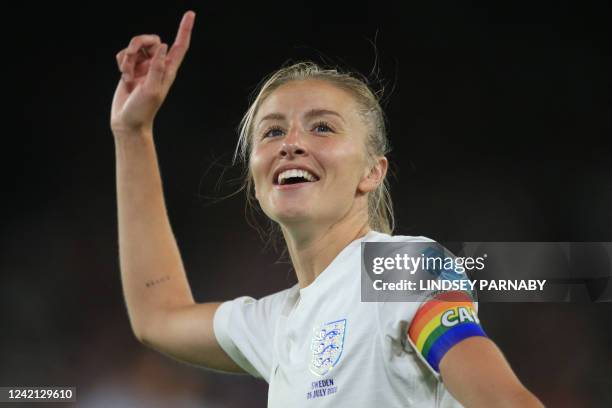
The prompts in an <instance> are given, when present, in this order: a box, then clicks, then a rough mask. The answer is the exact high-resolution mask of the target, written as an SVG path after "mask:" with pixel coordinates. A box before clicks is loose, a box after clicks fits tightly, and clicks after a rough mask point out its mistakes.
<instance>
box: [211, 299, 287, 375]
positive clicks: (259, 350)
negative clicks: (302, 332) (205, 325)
mask: <svg viewBox="0 0 612 408" xmlns="http://www.w3.org/2000/svg"><path fill="white" fill-rule="evenodd" d="M284 292H285V291H283V292H279V293H275V294H273V295H269V296H266V297H263V298H261V299H258V300H257V299H254V298H252V297H249V296H242V297H239V298H236V299H233V300H230V301H226V302H223V303H222V304H221V305H220V306H219V307H218V308H217V311H216V312H215V316H214V320H213V328H214V333H215V337H216V338H217V341H218V342H219V345H220V346H221V348H222V349H223V350H224V351H225V352H226V353H227V354H228V355H229V356H230V358H231V359H232V360H234V362H235V363H236V364H238V365H239V366H240V367H241V368H242V369H243V370H244V371H246V372H247V373H249V374H251V375H252V376H254V377H256V378H262V379H264V380H265V381H267V382H269V380H270V372H271V370H272V364H273V362H272V360H273V339H274V333H275V331H276V321H277V319H278V315H279V310H280V302H282V299H283V298H284V296H283V295H284Z"/></svg>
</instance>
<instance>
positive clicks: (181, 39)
mask: <svg viewBox="0 0 612 408" xmlns="http://www.w3.org/2000/svg"><path fill="white" fill-rule="evenodd" d="M194 21H195V12H193V11H191V10H189V11H187V12H186V13H185V14H184V15H183V18H182V20H181V24H180V25H179V29H178V32H177V33H176V39H175V40H174V44H172V48H171V49H170V50H169V51H168V60H169V67H168V68H169V70H170V73H171V74H174V73H176V71H177V70H178V67H179V65H180V64H181V62H182V61H183V58H184V57H185V53H186V52H187V49H188V48H189V43H190V40H191V30H192V29H193V24H194Z"/></svg>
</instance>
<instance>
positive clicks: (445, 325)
mask: <svg viewBox="0 0 612 408" xmlns="http://www.w3.org/2000/svg"><path fill="white" fill-rule="evenodd" d="M473 336H485V337H486V334H485V333H484V331H483V330H482V328H481V327H480V321H479V320H478V316H477V314H476V308H475V306H474V302H473V300H472V297H471V296H470V295H469V294H468V293H467V292H461V291H451V292H442V293H438V294H436V295H435V296H433V297H432V298H431V299H429V300H427V301H426V302H424V303H423V305H421V307H420V309H419V310H418V311H417V312H416V314H415V316H414V319H412V323H411V324H410V328H409V329H408V341H409V342H410V344H412V347H414V349H415V350H416V351H417V353H418V354H420V356H421V357H422V359H423V360H424V361H425V362H426V363H427V365H428V366H429V367H430V368H431V369H432V371H433V372H434V374H435V375H436V376H439V373H440V368H439V364H440V361H441V360H442V357H444V355H445V354H446V352H447V351H448V350H450V349H451V347H453V346H454V345H455V344H457V343H459V342H460V341H462V340H464V339H467V338H468V337H473Z"/></svg>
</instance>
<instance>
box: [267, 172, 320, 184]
mask: <svg viewBox="0 0 612 408" xmlns="http://www.w3.org/2000/svg"><path fill="white" fill-rule="evenodd" d="M316 181H319V177H317V176H316V175H315V174H313V173H311V172H309V171H308V170H302V169H291V170H285V171H282V172H280V173H279V174H278V175H277V176H276V177H275V178H274V184H275V185H277V186H284V185H289V184H300V183H314V182H316Z"/></svg>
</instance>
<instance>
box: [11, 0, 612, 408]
mask: <svg viewBox="0 0 612 408" xmlns="http://www.w3.org/2000/svg"><path fill="white" fill-rule="evenodd" d="M400 3H401V8H400V6H399V4H400ZM423 3H425V4H423ZM188 9H192V10H195V11H196V12H197V18H196V24H195V28H194V32H193V37H192V43H191V49H190V50H189V52H188V54H187V57H186V59H185V61H184V63H183V66H182V68H181V70H180V72H179V75H178V78H177V80H176V82H175V84H174V86H173V89H172V91H171V92H170V94H169V97H168V99H167V100H166V102H165V104H164V106H163V107H162V109H161V111H160V112H159V114H158V117H157V120H156V128H155V135H156V142H157V147H158V152H159V159H160V165H161V169H162V176H163V180H164V188H165V194H166V200H167V205H168V211H169V215H170V218H171V222H172V225H173V228H174V231H175V234H176V237H177V240H178V242H179V245H180V248H181V251H182V255H183V259H184V263H185V266H186V268H187V271H188V276H189V280H190V282H191V285H192V289H193V292H194V295H195V297H196V299H197V300H198V301H211V300H225V299H231V298H233V297H237V296H240V295H244V294H248V295H252V296H255V297H260V296H263V295H266V294H269V293H272V292H274V291H277V290H280V289H283V288H285V287H288V286H289V285H291V284H293V283H294V282H295V277H294V276H293V275H292V272H291V270H290V267H289V265H287V264H286V263H282V262H280V263H279V262H275V261H276V260H277V258H278V255H277V254H275V253H274V252H271V251H268V252H262V248H263V243H262V242H261V241H259V239H258V236H257V233H256V232H255V231H254V230H253V229H251V228H249V227H248V226H247V224H246V222H245V219H244V196H243V195H240V194H239V195H237V196H235V197H232V198H228V199H226V200H224V201H221V202H220V203H216V204H215V203H214V200H213V199H212V198H210V197H221V196H223V195H224V194H229V193H231V192H232V191H233V190H234V189H235V188H236V187H237V186H236V184H235V183H234V184H233V183H232V182H231V180H232V179H233V178H235V177H238V175H239V171H238V170H237V169H234V170H232V169H230V170H228V171H227V172H226V173H225V174H224V175H223V178H222V179H221V182H220V189H215V185H216V184H217V182H218V180H219V178H220V177H221V174H222V169H223V167H222V166H228V165H229V164H230V162H231V155H232V153H233V149H234V147H235V143H236V140H237V135H236V131H235V129H236V126H237V125H238V122H239V120H240V118H241V116H242V114H243V112H244V111H245V110H246V108H247V106H248V96H249V95H250V93H251V92H252V90H253V89H254V87H255V85H256V84H257V83H258V82H259V81H260V79H261V78H262V77H263V76H264V75H266V74H268V73H270V72H271V71H273V70H275V69H277V68H278V67H280V66H281V65H282V64H283V63H284V62H285V61H286V60H287V59H289V58H293V59H302V58H316V59H318V60H320V58H321V56H325V57H326V58H328V60H329V61H332V62H339V63H342V64H345V65H347V66H349V67H352V68H354V69H356V70H358V71H361V72H363V73H365V74H367V73H369V72H370V71H372V69H373V67H374V65H375V64H374V63H375V61H376V57H375V56H376V54H377V55H378V61H377V62H378V67H379V70H380V76H381V77H382V78H383V83H384V84H386V88H387V93H386V99H385V101H386V102H385V110H386V113H387V115H388V118H389V122H390V138H391V143H392V146H393V152H392V153H391V154H390V156H389V158H390V160H391V161H392V163H393V165H394V167H393V169H394V172H395V174H396V177H394V178H392V179H391V183H392V184H391V186H392V194H393V197H394V206H395V210H396V215H397V220H398V227H397V230H396V234H402V235H425V236H429V237H431V238H433V239H436V240H460V241H487V240H490V241H612V211H611V209H612V173H611V170H612V162H611V160H610V158H611V153H612V152H611V146H612V144H611V143H610V140H609V139H610V131H611V128H612V126H611V123H612V122H611V119H612V115H611V106H610V105H611V100H610V94H611V92H610V91H611V88H610V86H611V81H610V72H612V71H611V68H612V53H611V51H612V47H610V40H611V38H610V31H611V29H610V21H611V20H610V18H611V17H612V13H610V7H609V6H608V5H607V4H606V3H605V2H601V3H592V2H573V3H570V4H568V3H565V2H561V4H559V2H538V3H534V2H529V3H520V2H518V3H517V2H515V1H512V2H503V3H500V2H494V3H493V2H487V3H485V2H481V3H476V2H469V1H463V2H451V1H449V2H441V1H434V2H416V1H410V2H396V3H395V4H394V5H391V4H389V5H385V4H384V3H382V2H376V3H373V4H370V5H357V4H356V3H351V4H348V5H340V4H336V3H334V2H321V3H314V2H287V3H284V4H282V3H281V4H274V5H267V4H261V3H257V4H251V5H248V4H238V3H231V4H227V5H225V6H220V5H219V4H218V3H217V2H214V3H213V2H211V4H201V3H200V2H194V1H182V2H172V3H171V4H160V5H155V4H152V3H151V2H129V3H128V2H125V3H117V4H114V5H113V4H111V3H107V2H104V3H102V2H100V3H92V4H81V5H80V6H68V5H62V4H52V5H45V6H40V5H36V4H34V3H27V2H23V3H21V4H20V5H17V6H13V7H11V8H10V9H8V10H5V12H4V15H3V20H4V24H3V28H2V31H3V34H4V35H3V39H4V54H5V58H3V60H4V63H3V66H4V68H3V71H4V73H5V75H4V81H3V84H2V85H3V89H4V102H5V103H6V105H5V108H4V110H3V112H4V115H3V116H5V117H4V120H3V122H4V129H5V131H4V132H3V147H2V153H3V154H2V156H3V160H2V166H3V167H4V171H3V174H4V176H5V183H4V188H5V193H4V194H3V196H2V206H3V208H4V217H2V224H1V234H0V239H1V240H2V241H1V244H2V245H1V246H0V274H1V275H0V276H1V277H2V285H1V286H0V305H1V310H2V312H3V313H2V314H3V317H2V319H1V320H0V346H1V348H0V350H1V354H0V359H1V360H0V385H3V386H9V385H11V386H12V385H15V386H17V385H19V386H26V385H58V386H59V385H72V386H77V387H78V399H79V403H78V405H79V406H83V407H102V406H149V407H151V406H186V407H191V406H194V407H195V406H198V407H230V406H231V407H242V406H247V404H248V405H249V406H263V405H265V401H266V392H267V387H266V384H265V383H263V382H259V381H256V380H253V379H250V378H248V377H246V376H233V375H223V374H218V373H214V372H211V371H207V370H204V369H201V368H197V367H192V366H188V365H185V364H182V363H178V362H176V361H174V360H171V359H170V358H168V357H166V356H163V355H161V354H158V353H156V352H154V351H152V350H149V349H146V348H145V347H144V346H142V345H140V344H139V343H138V342H137V341H136V340H135V339H134V337H133V335H132V333H131V331H130V327H129V322H128V318H127V313H126V309H125V304H124V301H123V297H122V293H121V285H120V280H119V269H118V256H117V232H116V231H117V225H116V203H115V179H114V177H115V173H114V145H113V139H112V134H111V132H110V127H109V115H110V113H109V112H110V104H111V99H112V95H113V92H114V89H115V86H116V84H117V81H118V80H119V73H118V69H117V66H116V62H115V54H116V53H117V52H118V51H119V50H121V49H122V48H124V47H126V46H127V44H128V42H129V40H130V39H131V38H132V37H133V36H135V35H138V34H145V33H157V34H159V35H160V36H161V37H162V40H163V41H165V42H171V41H172V40H173V39H174V35H175V32H176V28H177V27H178V23H179V21H180V18H181V16H182V14H183V12H184V11H186V10H188ZM373 42H375V44H376V52H375V49H374V47H373V45H372V43H373ZM391 90H392V92H391ZM215 163H216V164H215ZM611 313H612V305H611V304H610V303H598V304H594V303H557V304H536V303H532V304H516V303H491V304H483V305H481V308H480V318H481V320H482V323H483V326H484V329H485V331H487V333H488V334H489V336H490V337H491V338H493V340H494V341H495V342H496V343H497V344H498V345H499V346H500V348H501V349H502V350H503V351H504V353H505V355H506V357H507V358H508V360H509V361H510V363H511V365H512V367H513V368H514V370H515V371H516V373H517V375H518V376H519V378H520V379H521V380H522V381H523V382H524V383H525V385H526V386H527V387H528V388H529V389H530V390H532V391H533V392H534V393H535V394H536V395H538V396H539V397H540V398H541V399H542V400H543V402H544V403H545V404H546V405H547V406H554V407H577V406H589V407H604V406H610V404H612V391H611V389H612V373H611V371H610V368H611V367H612V351H611V350H610V344H612V325H611V324H610V322H611V321H612V318H611ZM172 401H173V402H172Z"/></svg>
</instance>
